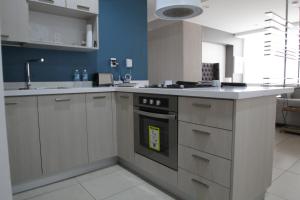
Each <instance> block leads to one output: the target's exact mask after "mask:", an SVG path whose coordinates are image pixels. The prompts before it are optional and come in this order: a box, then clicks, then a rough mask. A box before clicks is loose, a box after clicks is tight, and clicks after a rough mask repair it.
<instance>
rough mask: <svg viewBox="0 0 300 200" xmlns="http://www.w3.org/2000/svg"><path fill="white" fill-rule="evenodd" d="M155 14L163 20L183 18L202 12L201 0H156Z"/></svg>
mask: <svg viewBox="0 0 300 200" xmlns="http://www.w3.org/2000/svg"><path fill="white" fill-rule="evenodd" d="M155 13H156V15H157V16H158V17H159V18H161V19H164V20H184V19H189V18H192V17H196V16H198V15H201V14H202V13H203V9H202V8H201V0H156V12H155Z"/></svg>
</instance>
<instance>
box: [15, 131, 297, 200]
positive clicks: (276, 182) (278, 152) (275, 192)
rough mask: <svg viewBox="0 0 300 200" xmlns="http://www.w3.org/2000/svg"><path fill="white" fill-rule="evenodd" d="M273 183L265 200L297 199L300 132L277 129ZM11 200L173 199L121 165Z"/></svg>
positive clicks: (26, 193) (20, 195) (39, 189)
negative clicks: (282, 131)
mask: <svg viewBox="0 0 300 200" xmlns="http://www.w3.org/2000/svg"><path fill="white" fill-rule="evenodd" d="M274 146H275V148H274V154H275V156H274V169H273V184H272V186H271V187H270V188H269V190H268V193H267V195H266V198H265V200H300V135H299V136H298V135H291V134H285V133H280V132H279V131H277V132H276V138H275V144H274ZM14 200H174V199H173V198H171V197H170V196H168V195H167V194H165V193H163V192H161V191H159V190H158V189H156V188H155V187H153V186H151V185H149V184H148V183H146V182H145V181H143V180H142V179H140V178H138V177H137V176H135V175H134V174H132V173H130V172H128V171H127V170H125V169H123V168H122V167H120V166H114V167H110V168H107V169H104V170H100V171H97V172H93V173H90V174H87V175H83V176H80V177H77V178H73V179H70V180H67V181H63V182H60V183H56V184H52V185H49V186H46V187H42V188H38V189H36V190H32V191H29V192H25V193H22V194H18V195H16V196H14Z"/></svg>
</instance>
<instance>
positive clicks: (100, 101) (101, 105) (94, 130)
mask: <svg viewBox="0 0 300 200" xmlns="http://www.w3.org/2000/svg"><path fill="white" fill-rule="evenodd" d="M86 110H87V132H88V149H89V161H90V162H95V161H100V160H103V159H106V158H111V157H114V156H116V151H115V149H116V148H115V145H116V141H115V139H116V138H115V137H114V134H113V115H112V94H111V93H98V94H87V95H86Z"/></svg>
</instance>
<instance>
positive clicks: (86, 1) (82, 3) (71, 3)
mask: <svg viewBox="0 0 300 200" xmlns="http://www.w3.org/2000/svg"><path fill="white" fill-rule="evenodd" d="M67 7H68V8H72V9H76V10H81V11H85V12H90V13H95V14H98V13H99V1H98V0H67Z"/></svg>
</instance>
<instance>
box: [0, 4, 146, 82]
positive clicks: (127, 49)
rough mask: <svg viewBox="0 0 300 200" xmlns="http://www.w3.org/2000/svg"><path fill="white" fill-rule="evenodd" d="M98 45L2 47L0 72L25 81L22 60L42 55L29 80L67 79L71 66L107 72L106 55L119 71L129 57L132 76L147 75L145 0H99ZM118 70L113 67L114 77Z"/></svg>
mask: <svg viewBox="0 0 300 200" xmlns="http://www.w3.org/2000/svg"><path fill="white" fill-rule="evenodd" d="M99 12H100V20H99V24H100V26H99V28H100V30H99V31H100V33H99V34H100V49H99V51H95V52H90V53H81V52H70V51H57V50H43V49H33V48H21V47H3V48H2V50H3V52H2V53H3V71H4V72H3V73H4V80H5V81H6V82H20V81H25V78H24V77H25V76H24V74H25V66H24V63H25V62H26V60H28V59H32V58H41V57H43V58H45V60H46V61H45V63H35V64H33V65H32V72H31V73H32V80H33V81H71V80H72V73H73V70H74V69H75V68H79V69H83V68H87V69H88V72H89V74H90V78H91V74H93V73H95V72H111V68H110V66H109V61H108V60H109V58H111V57H116V58H118V60H119V62H120V67H119V71H120V73H121V74H122V75H124V74H125V73H127V72H128V70H127V69H126V68H125V59H126V58H132V59H133V63H134V67H133V69H132V75H133V78H134V79H135V80H146V79H147V65H148V64H147V1H146V0H100V11H99ZM118 73H119V72H118V71H114V74H115V76H116V77H117V74H118Z"/></svg>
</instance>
